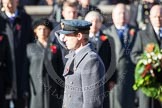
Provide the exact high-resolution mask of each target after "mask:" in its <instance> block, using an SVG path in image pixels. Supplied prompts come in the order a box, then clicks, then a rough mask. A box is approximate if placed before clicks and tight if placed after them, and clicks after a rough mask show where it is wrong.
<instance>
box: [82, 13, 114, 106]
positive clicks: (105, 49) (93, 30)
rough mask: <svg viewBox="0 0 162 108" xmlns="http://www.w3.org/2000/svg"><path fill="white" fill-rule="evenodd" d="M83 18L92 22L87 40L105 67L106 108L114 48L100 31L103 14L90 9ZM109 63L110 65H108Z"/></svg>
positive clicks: (110, 39)
mask: <svg viewBox="0 0 162 108" xmlns="http://www.w3.org/2000/svg"><path fill="white" fill-rule="evenodd" d="M85 20H86V21H89V22H91V23H92V26H91V27H90V31H89V41H90V42H91V44H92V46H93V48H94V50H95V51H96V52H97V53H98V54H99V56H100V57H101V59H102V61H103V63H104V66H105V69H106V74H107V76H108V77H106V84H105V98H104V100H105V102H104V108H107V107H108V106H109V96H108V93H109V88H108V80H109V79H110V78H111V76H112V75H113V74H114V71H112V70H111V69H110V68H111V67H112V66H114V65H115V62H113V59H114V58H113V57H114V54H115V52H114V50H113V46H112V45H113V44H112V41H113V40H112V38H111V37H109V36H107V35H105V34H104V33H103V31H102V28H101V27H102V26H104V25H102V22H103V16H102V15H101V14H100V13H99V12H96V11H90V12H88V13H87V15H86V16H85ZM110 63H111V67H110ZM110 70H111V71H110Z"/></svg>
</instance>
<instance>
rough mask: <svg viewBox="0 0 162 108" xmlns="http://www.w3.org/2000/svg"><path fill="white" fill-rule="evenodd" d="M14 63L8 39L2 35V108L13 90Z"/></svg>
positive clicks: (0, 98) (0, 88)
mask: <svg viewBox="0 0 162 108" xmlns="http://www.w3.org/2000/svg"><path fill="white" fill-rule="evenodd" d="M11 72H12V62H11V53H10V47H9V42H8V38H7V36H6V35H4V34H2V33H0V107H1V108H5V107H4V103H5V94H6V93H7V92H8V90H10V89H11V84H12V81H11Z"/></svg>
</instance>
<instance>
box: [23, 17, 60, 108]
mask: <svg viewBox="0 0 162 108" xmlns="http://www.w3.org/2000/svg"><path fill="white" fill-rule="evenodd" d="M51 30H52V23H51V22H50V21H49V20H48V19H46V18H41V19H38V20H36V21H35V22H34V23H33V31H34V33H35V37H36V42H34V43H30V44H28V45H27V58H28V59H27V61H26V64H27V65H28V66H29V68H28V69H26V70H28V73H29V75H28V76H29V81H28V79H26V81H25V82H26V84H28V83H29V82H30V83H29V85H30V94H31V98H30V102H29V103H30V105H29V106H30V108H55V107H56V108H61V106H62V105H61V103H62V97H63V87H61V86H62V85H60V84H59V83H58V82H56V79H55V78H58V79H57V80H62V81H63V78H62V77H61V76H62V73H63V63H62V58H61V51H60V48H59V46H58V44H57V43H55V42H53V43H47V41H48V38H49V34H50V31H51ZM26 73H27V72H26ZM26 86H27V85H26ZM26 91H28V88H26Z"/></svg>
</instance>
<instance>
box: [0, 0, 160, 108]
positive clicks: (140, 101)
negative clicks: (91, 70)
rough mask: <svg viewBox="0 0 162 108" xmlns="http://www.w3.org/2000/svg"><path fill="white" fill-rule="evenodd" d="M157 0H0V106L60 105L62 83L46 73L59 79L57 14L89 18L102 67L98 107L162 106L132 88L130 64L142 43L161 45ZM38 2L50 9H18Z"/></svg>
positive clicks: (60, 59) (54, 107) (49, 107)
mask: <svg viewBox="0 0 162 108" xmlns="http://www.w3.org/2000/svg"><path fill="white" fill-rule="evenodd" d="M161 2H162V1H161V0H0V3H1V5H0V8H1V10H0V108H61V107H62V99H63V98H62V97H63V91H64V87H63V85H62V86H61V85H60V84H57V83H56V81H54V80H53V77H52V76H54V77H55V76H58V77H59V78H60V81H63V82H64V78H63V76H62V73H63V69H64V66H65V63H66V61H67V60H66V58H65V55H66V54H68V50H67V49H66V46H65V45H64V43H63V42H62V41H61V34H60V36H56V34H55V32H56V31H57V30H59V29H61V24H60V21H61V19H65V20H72V19H82V20H86V21H89V22H91V23H92V26H91V28H90V31H89V42H90V43H91V44H92V47H93V48H94V50H95V51H96V52H97V53H98V54H99V56H100V57H101V59H102V61H103V63H104V65H105V69H106V72H107V73H108V78H107V79H108V80H107V81H106V82H105V96H104V103H103V107H104V108H162V105H161V103H160V102H159V101H158V100H155V99H152V98H148V97H147V96H145V95H144V94H143V93H142V92H141V91H140V90H139V91H134V90H133V88H132V86H133V84H134V68H135V65H136V63H137V61H138V60H139V56H140V54H142V53H143V52H144V49H145V46H146V45H147V44H148V43H151V42H153V43H156V44H158V45H159V46H160V48H162V37H160V36H162V35H160V34H161V33H162V32H161V31H162V7H161ZM42 5H43V6H50V7H52V11H51V13H50V14H48V15H47V14H46V15H42V16H39V15H38V16H35V15H30V13H27V12H26V10H25V9H24V7H26V6H29V7H30V6H35V7H36V6H42ZM102 7H105V8H102ZM39 9H40V10H39V12H41V11H43V10H42V9H41V8H39ZM105 10H110V11H109V12H105ZM31 11H32V10H31ZM35 13H37V11H35ZM40 15H41V13H40ZM53 73H56V74H53ZM76 107H77V106H76Z"/></svg>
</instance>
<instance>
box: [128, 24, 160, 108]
mask: <svg viewBox="0 0 162 108" xmlns="http://www.w3.org/2000/svg"><path fill="white" fill-rule="evenodd" d="M149 43H154V44H157V45H159V47H160V46H162V42H160V37H159V36H157V35H156V33H155V31H154V29H153V27H152V25H151V24H148V25H147V28H146V30H143V31H140V32H139V33H138V35H137V38H136V41H135V44H134V47H133V49H132V52H131V59H132V61H133V62H134V63H135V64H136V63H137V61H138V60H139V56H140V55H141V54H142V53H143V51H144V50H145V47H146V45H147V44H149ZM161 48H162V47H161ZM160 79H161V78H160ZM138 99H139V100H138V101H139V107H138V108H161V107H162V106H160V104H159V102H158V101H157V100H151V98H149V97H147V96H146V95H144V94H143V93H142V92H141V91H140V90H139V91H138Z"/></svg>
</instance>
